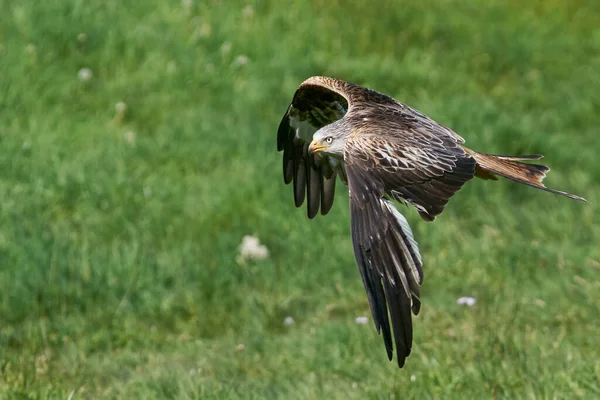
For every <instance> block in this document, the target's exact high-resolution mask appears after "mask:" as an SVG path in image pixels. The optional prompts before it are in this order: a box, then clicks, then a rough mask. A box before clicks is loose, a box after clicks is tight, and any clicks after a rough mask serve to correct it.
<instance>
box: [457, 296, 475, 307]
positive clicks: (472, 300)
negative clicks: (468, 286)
mask: <svg viewBox="0 0 600 400" xmlns="http://www.w3.org/2000/svg"><path fill="white" fill-rule="evenodd" d="M456 304H466V305H467V306H469V307H472V306H474V305H475V297H466V296H465V297H459V298H458V300H456Z"/></svg>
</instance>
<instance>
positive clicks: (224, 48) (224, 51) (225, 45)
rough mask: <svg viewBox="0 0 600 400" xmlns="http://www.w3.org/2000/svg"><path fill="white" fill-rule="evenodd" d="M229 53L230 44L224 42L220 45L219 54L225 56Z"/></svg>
mask: <svg viewBox="0 0 600 400" xmlns="http://www.w3.org/2000/svg"><path fill="white" fill-rule="evenodd" d="M230 52H231V43H230V42H225V43H223V44H222V45H221V54H223V55H226V54H229V53H230Z"/></svg>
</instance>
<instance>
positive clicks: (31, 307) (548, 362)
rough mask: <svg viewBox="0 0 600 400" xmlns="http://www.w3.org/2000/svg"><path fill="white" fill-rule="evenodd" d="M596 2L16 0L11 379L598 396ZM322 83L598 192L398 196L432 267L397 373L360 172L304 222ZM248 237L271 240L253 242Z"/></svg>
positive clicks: (5, 323) (5, 296)
mask: <svg viewBox="0 0 600 400" xmlns="http://www.w3.org/2000/svg"><path fill="white" fill-rule="evenodd" d="M598 21H600V3H599V2H598V1H595V0H589V1H584V0H580V1H579V0H569V1H566V0H546V1H529V0H525V1H523V0H521V1H514V0H510V1H499V0H496V1H483V0H474V1H458V0H444V1H432V0H426V1H420V2H416V1H415V2H409V1H397V2H391V1H390V2H386V1H366V0H358V1H353V2H342V1H335V0H333V1H322V0H318V1H294V2H279V1H255V2H237V1H217V0H214V1H198V0H184V1H183V2H181V1H164V0H163V1H158V0H148V1H145V2H121V1H116V0H105V1H82V0H77V1H75V0H71V1H69V0H50V1H32V0H23V1H10V0H0V150H1V151H0V398H2V399H5V398H6V399H10V398H15V399H50V398H63V399H65V398H70V399H78V398H94V399H96V398H128V399H130V398H147V399H149V398H161V399H164V398H179V399H192V398H194V399H200V398H202V399H211V398H214V399H229V398H231V399H247V398H254V399H262V398H270V399H275V398H285V399H306V398H327V399H335V398H340V399H365V398H369V399H370V398H372V399H404V398H419V399H422V398H457V399H465V398H532V399H533V398H548V399H550V398H570V399H572V398H588V399H589V398H599V397H600V378H599V377H600V350H599V349H600V295H599V293H600V246H598V239H599V238H600V228H599V226H598V224H597V223H596V218H597V216H598V213H599V209H598V204H599V203H600V197H599V195H598V193H599V189H600V165H599V162H598V151H599V150H600V146H599V144H600V140H599V138H598V126H599V125H600V116H599V113H598V112H599V110H600V73H599V71H600V26H599V25H598ZM311 75H328V76H334V77H337V78H342V79H346V80H349V81H352V82H355V83H358V84H361V85H364V86H367V87H370V88H373V89H376V90H379V91H381V92H384V93H387V94H389V95H391V96H393V97H395V98H397V99H398V100H400V101H402V102H405V103H407V104H409V105H411V106H413V107H415V108H417V109H419V110H421V111H422V112H425V113H426V114H428V115H430V116H431V117H432V118H434V119H436V120H437V121H439V122H441V123H443V124H445V125H448V126H450V127H452V128H453V129H454V130H455V131H457V132H458V133H459V134H461V135H462V136H463V137H465V139H466V140H467V145H468V146H469V147H471V148H473V149H475V150H479V151H483V152H489V153H500V154H529V153H538V152H539V153H542V154H544V155H545V156H546V158H545V159H544V161H545V162H546V163H547V164H548V165H549V166H550V167H551V168H552V170H553V171H552V172H551V173H550V175H549V178H548V179H547V182H546V183H547V184H548V185H549V186H551V187H553V188H557V189H562V190H566V191H569V192H572V193H576V194H579V195H581V196H584V197H586V198H587V199H588V200H590V203H589V204H583V203H579V202H575V201H571V200H569V199H565V198H561V197H559V196H553V195H551V194H549V193H544V192H542V191H536V190H534V189H532V188H529V187H522V186H520V185H517V184H515V183H511V182H507V181H498V182H485V181H479V180H476V181H473V182H471V183H469V184H468V185H467V186H466V187H465V188H464V189H463V190H461V191H460V192H459V193H458V194H457V195H456V196H455V197H454V198H453V199H452V200H451V201H450V204H449V207H448V208H447V209H446V211H445V212H444V214H443V215H442V216H441V217H439V218H438V219H437V220H436V221H435V223H433V224H427V223H425V222H423V221H421V220H420V219H419V217H418V215H417V214H416V212H414V210H412V209H407V208H405V207H401V208H400V210H401V211H402V212H403V213H405V214H406V215H407V218H408V219H409V221H410V222H411V224H412V226H413V230H414V232H415V235H416V236H417V240H418V241H419V243H420V247H421V252H422V254H423V257H424V263H425V282H424V286H423V290H422V293H423V298H422V300H423V304H424V306H423V309H422V310H421V314H420V315H419V316H418V317H417V318H415V321H414V324H415V343H414V347H413V354H412V355H411V356H410V358H409V359H408V361H407V364H406V366H405V368H404V369H402V370H399V369H398V368H397V367H396V365H395V363H390V362H388V361H387V358H386V356H385V351H384V347H383V343H382V340H381V338H380V337H379V336H377V334H376V332H375V329H374V327H373V325H372V321H371V320H370V313H369V306H368V303H367V299H366V295H365V293H364V289H363V287H362V282H361V279H360V276H359V274H358V271H357V269H356V266H355V264H354V257H353V254H352V249H351V242H350V234H349V215H348V199H347V189H346V188H345V187H343V186H342V185H339V187H338V192H337V199H336V202H335V204H334V207H333V209H332V211H331V212H330V214H329V215H327V217H317V218H316V219H315V220H312V221H309V220H307V218H306V215H305V210H300V209H296V208H295V207H294V205H293V199H292V193H291V188H290V187H286V186H285V185H284V184H283V182H282V173H281V170H280V168H281V154H279V153H277V151H276V140H275V139H276V130H277V126H278V124H279V121H280V118H281V116H282V115H283V113H284V112H285V110H286V107H287V105H288V104H289V102H290V100H291V97H292V95H293V93H294V90H295V89H296V87H297V86H298V84H299V83H300V82H302V81H303V80H304V79H306V78H307V77H309V76H311ZM244 235H256V236H257V237H258V238H259V239H260V241H261V243H263V244H264V245H265V246H266V247H267V248H268V250H269V257H268V258H267V259H264V260H255V261H252V260H249V261H247V262H245V263H240V262H238V261H237V258H238V254H239V245H240V243H241V242H242V238H243V236H244ZM461 296H472V297H474V298H476V300H477V302H476V304H475V305H474V306H472V307H467V306H459V305H457V304H456V299H457V298H459V297H461ZM360 316H369V323H368V324H366V325H361V324H357V323H356V322H355V318H357V317H360ZM286 317H291V318H292V319H293V321H294V323H293V324H288V325H285V324H284V320H285V319H286ZM288 320H289V319H288Z"/></svg>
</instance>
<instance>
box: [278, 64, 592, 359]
mask: <svg viewBox="0 0 600 400" xmlns="http://www.w3.org/2000/svg"><path fill="white" fill-rule="evenodd" d="M463 143H464V139H463V138H462V137H460V136H459V135H457V134H456V133H455V132H453V131H452V130H451V129H449V128H447V127H445V126H442V125H440V124H438V123H437V122H435V121H434V120H432V119H431V118H429V117H428V116H426V115H424V114H422V113H420V112H419V111H417V110H415V109H414V108H411V107H409V106H407V105H405V104H402V103H400V102H399V101H396V100H395V99H393V98H391V97H389V96H386V95H384V94H382V93H379V92H376V91H373V90H370V89H367V88H364V87H361V86H358V85H355V84H352V83H349V82H345V81H342V80H338V79H334V78H328V77H322V76H313V77H311V78H309V79H307V80H306V81H304V82H303V83H302V84H301V85H300V87H299V88H298V90H297V91H296V93H295V94H294V98H293V100H292V104H290V106H289V107H288V109H287V112H286V113H285V115H284V117H283V120H282V121H281V124H280V125H279V130H278V132H277V149H278V150H279V151H283V178H284V181H285V183H286V184H289V183H292V185H293V190H294V201H295V204H296V207H300V206H302V204H303V203H304V201H305V200H306V202H307V213H308V217H309V218H314V217H315V216H316V215H317V213H318V212H319V209H320V210H321V214H322V215H325V214H327V213H328V212H329V210H330V209H331V206H332V204H333V197H334V191H335V183H336V179H337V177H338V176H339V178H340V179H341V180H342V182H343V183H344V184H346V185H348V188H349V195H350V218H351V234H352V245H353V249H354V256H355V258H356V263H357V265H358V269H359V271H360V274H361V276H362V280H363V284H364V287H365V290H366V292H367V296H368V299H369V304H370V307H371V313H372V314H373V320H374V322H375V327H376V328H377V332H379V333H381V334H382V335H383V340H384V343H385V347H386V350H387V355H388V358H389V359H390V360H392V358H393V342H395V344H396V354H397V359H398V366H399V367H400V368H402V366H404V362H405V360H406V357H408V355H409V354H410V351H411V347H412V336H413V333H412V317H411V312H412V313H413V314H415V315H417V314H418V313H419V309H420V307H421V301H420V299H419V288H420V286H421V284H422V282H423V262H422V259H421V255H420V253H419V248H418V246H417V242H416V241H415V239H414V236H413V233H412V231H411V229H410V226H409V225H408V222H407V220H406V218H404V216H403V215H402V214H400V212H399V211H398V210H397V209H396V207H395V206H394V204H393V203H392V200H396V201H399V202H401V203H404V204H410V205H412V206H414V207H415V208H416V209H417V211H418V212H419V215H420V216H421V217H422V218H423V219H424V220H425V221H433V220H434V219H435V217H436V216H437V215H439V214H440V213H441V212H442V211H443V210H444V207H445V206H446V204H447V203H448V200H449V199H450V197H452V195H453V194H454V193H456V192H457V191H458V190H459V189H460V188H461V187H462V185H464V184H465V183H466V182H467V181H469V180H470V179H471V178H473V177H474V176H476V177H478V178H482V179H493V180H496V179H497V176H502V177H504V178H508V179H511V180H513V181H516V182H519V183H524V184H526V185H529V186H533V187H536V188H538V189H542V190H545V191H548V192H551V193H556V194H559V195H562V196H566V197H569V198H571V199H575V200H581V201H585V199H583V198H582V197H579V196H575V195H572V194H569V193H565V192H561V191H558V190H554V189H550V188H547V187H546V186H544V185H543V184H542V180H543V179H544V177H545V176H546V172H548V171H549V170H550V169H549V168H548V167H546V166H544V165H539V164H527V163H524V162H523V161H531V160H538V159H540V158H542V156H541V155H526V156H499V155H491V154H484V153H478V152H475V151H473V150H470V149H468V148H467V147H465V146H464V145H463ZM392 335H393V339H392Z"/></svg>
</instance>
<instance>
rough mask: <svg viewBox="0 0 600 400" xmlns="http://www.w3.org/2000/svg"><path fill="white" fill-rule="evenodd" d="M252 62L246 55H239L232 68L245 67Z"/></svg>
mask: <svg viewBox="0 0 600 400" xmlns="http://www.w3.org/2000/svg"><path fill="white" fill-rule="evenodd" d="M249 61H250V59H249V58H248V57H247V56H245V55H243V54H242V55H239V56H237V57H236V58H235V60H233V62H232V63H231V66H232V67H235V68H237V67H243V66H244V65H246V64H248V62H249Z"/></svg>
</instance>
